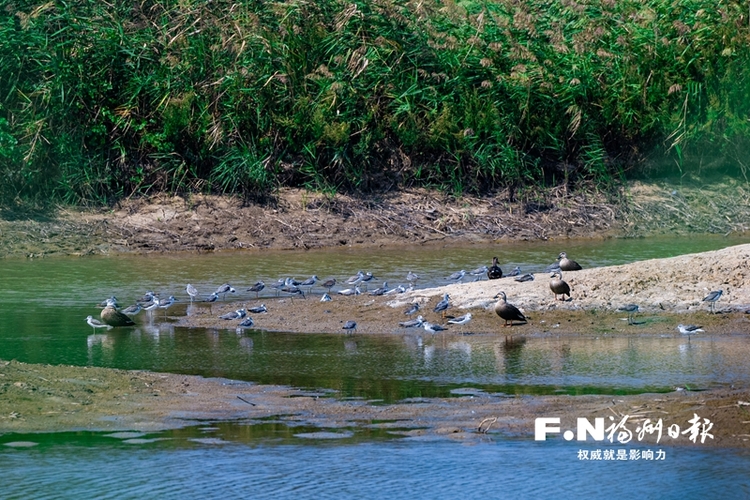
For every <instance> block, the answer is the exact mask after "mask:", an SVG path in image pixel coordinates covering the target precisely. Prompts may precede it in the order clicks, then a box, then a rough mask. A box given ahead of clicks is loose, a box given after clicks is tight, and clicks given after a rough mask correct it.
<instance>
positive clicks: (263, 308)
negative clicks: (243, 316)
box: [247, 304, 268, 314]
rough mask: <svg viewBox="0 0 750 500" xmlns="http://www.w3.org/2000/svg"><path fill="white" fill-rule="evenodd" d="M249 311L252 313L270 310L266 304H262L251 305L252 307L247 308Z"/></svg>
mask: <svg viewBox="0 0 750 500" xmlns="http://www.w3.org/2000/svg"><path fill="white" fill-rule="evenodd" d="M247 312H249V313H251V314H260V313H264V312H268V309H267V308H266V305H265V304H261V305H259V306H255V307H251V308H250V309H248V310H247Z"/></svg>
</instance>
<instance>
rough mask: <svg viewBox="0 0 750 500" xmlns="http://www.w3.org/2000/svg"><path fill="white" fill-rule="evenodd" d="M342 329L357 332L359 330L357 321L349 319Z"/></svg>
mask: <svg viewBox="0 0 750 500" xmlns="http://www.w3.org/2000/svg"><path fill="white" fill-rule="evenodd" d="M341 329H342V330H346V331H347V333H349V332H352V331H354V332H356V331H357V322H356V321H351V320H350V321H347V322H346V323H345V324H344V326H342V327H341Z"/></svg>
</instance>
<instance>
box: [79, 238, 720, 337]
mask: <svg viewBox="0 0 750 500" xmlns="http://www.w3.org/2000/svg"><path fill="white" fill-rule="evenodd" d="M581 269H582V267H581V265H580V264H578V263H577V262H576V261H574V260H571V259H569V258H568V256H567V254H566V253H565V252H561V253H560V254H559V255H558V257H557V260H556V262H555V263H553V264H551V265H550V266H548V267H547V268H546V269H545V272H549V273H551V274H550V282H549V287H550V290H551V291H552V293H553V294H554V297H555V300H562V301H565V300H570V299H571V295H570V292H571V289H570V285H569V284H568V283H567V282H566V281H565V280H564V279H563V274H562V273H563V271H565V272H568V271H578V270H581ZM467 274H468V275H470V276H473V277H474V280H479V279H482V277H483V276H484V275H486V276H487V279H489V280H497V279H501V278H504V277H505V278H507V277H513V278H514V280H515V281H518V282H524V281H533V280H534V275H533V274H531V273H526V274H523V273H522V272H521V269H520V268H519V267H516V268H515V269H513V271H511V272H510V273H508V274H503V271H502V269H501V268H500V265H499V262H498V258H497V257H493V259H492V265H491V266H489V267H488V266H486V265H485V266H481V267H478V268H477V269H475V270H473V271H469V272H467V271H465V270H460V271H457V272H455V273H452V274H451V275H450V276H448V277H447V278H446V280H449V281H453V282H460V281H462V280H463V279H464V277H466V276H467ZM375 279H376V278H375V277H374V276H373V274H372V273H371V272H363V271H358V272H357V274H355V275H353V276H351V277H350V278H348V279H347V280H345V281H344V282H343V285H344V286H345V288H342V289H340V290H338V291H337V292H336V294H338V295H343V296H351V295H360V294H362V293H369V294H370V295H374V296H380V295H392V294H399V293H405V292H407V291H411V290H413V289H414V287H415V286H416V283H417V282H418V281H419V279H420V277H419V275H418V274H416V273H414V272H412V271H409V272H408V273H407V275H406V281H407V282H408V283H409V285H408V287H405V286H403V285H399V286H397V287H395V288H389V287H388V282H387V281H384V282H383V283H382V285H381V286H379V287H377V288H375V289H374V290H372V291H369V292H368V291H365V292H363V291H362V289H361V287H362V286H363V285H364V286H365V287H366V286H367V284H368V283H369V282H372V281H373V280H375ZM337 283H338V282H337V280H336V279H335V278H330V279H327V280H325V281H321V280H320V279H319V278H318V277H317V276H316V275H313V276H311V277H310V278H308V279H306V280H304V281H297V280H295V279H293V278H282V279H279V280H278V281H277V282H275V283H272V284H270V285H268V288H271V289H274V290H275V291H276V294H277V295H279V294H281V293H284V294H286V295H287V296H291V297H292V298H294V297H295V296H300V297H302V298H305V297H306V294H305V291H304V288H305V287H307V292H308V294H309V293H310V292H311V291H312V288H313V287H314V286H316V285H319V286H320V287H322V288H324V289H326V290H327V291H326V292H325V293H324V294H323V295H322V297H321V299H320V300H321V302H328V301H331V300H333V299H332V297H331V295H330V294H331V293H332V292H331V290H332V289H333V287H335V286H336V285H337ZM265 289H266V284H265V283H264V282H263V281H257V282H256V283H254V284H253V285H252V286H250V287H248V288H247V291H248V292H252V293H255V297H256V299H257V298H259V297H260V293H261V292H262V291H263V290H265ZM365 290H366V289H365ZM185 291H186V293H187V295H188V296H189V298H190V302H191V303H192V302H193V301H202V302H208V303H212V302H216V301H217V300H219V298H220V297H221V298H222V300H224V299H225V298H226V295H227V294H235V293H237V290H236V289H235V288H234V287H232V286H231V285H229V284H228V283H224V284H222V285H221V286H219V287H218V288H217V289H216V291H214V292H212V293H211V294H209V295H208V296H206V297H204V298H201V297H200V294H199V292H198V290H197V289H196V287H195V286H193V285H192V284H188V285H187V286H186V288H185ZM722 293H723V290H716V291H712V292H711V293H709V294H708V295H707V296H706V297H704V298H703V301H704V302H707V303H708V304H709V308H710V311H711V312H715V304H716V301H718V300H719V298H720V297H721V295H722ZM566 297H567V299H566ZM494 299H496V300H497V302H496V303H495V306H494V311H495V313H496V314H497V315H498V316H499V317H500V319H502V320H503V321H504V323H503V326H504V327H512V326H514V322H517V323H520V324H524V323H528V319H527V318H526V316H525V315H524V314H523V312H521V310H519V309H518V308H517V307H516V306H514V305H513V304H511V303H509V302H508V300H507V296H506V294H505V292H504V291H500V292H498V294H497V295H495V296H494ZM177 301H178V299H176V298H175V297H174V296H173V295H170V296H169V297H167V298H165V299H161V298H159V297H158V296H157V295H156V294H155V293H154V292H152V291H149V292H146V293H145V294H144V296H143V297H141V298H140V299H138V300H137V301H136V302H135V304H133V305H131V306H128V307H125V308H120V306H119V304H118V302H117V298H116V297H114V296H112V297H110V298H108V299H105V300H104V301H103V302H102V303H101V304H100V306H103V307H104V308H103V309H102V310H101V313H100V318H101V319H97V318H94V317H93V316H88V317H87V318H86V322H87V323H88V324H89V326H91V327H92V328H93V329H94V330H95V331H96V329H98V328H107V329H110V328H114V327H125V326H133V325H135V321H134V320H133V318H134V317H135V316H136V315H138V314H139V313H140V312H141V311H146V312H147V313H148V314H149V315H151V314H153V311H154V310H155V309H163V310H164V311H165V315H166V310H167V309H168V308H169V307H171V306H172V305H173V304H174V303H175V302H177ZM449 307H450V296H449V295H448V294H447V293H445V294H443V298H442V300H440V301H439V302H438V303H437V304H436V305H435V307H434V308H433V312H435V313H440V314H441V318H442V319H445V318H446V311H447V309H448V308H449ZM420 309H421V307H420V305H419V303H417V302H414V303H412V304H411V305H409V307H408V308H407V309H406V310H405V311H404V314H405V315H407V316H412V315H414V314H416V313H417V312H419V311H420ZM619 310H620V311H624V312H627V313H628V318H627V320H628V324H635V321H634V319H633V317H634V315H635V313H637V312H638V310H639V307H638V305H637V304H627V305H624V306H622V307H620V308H619ZM267 311H268V309H267V308H266V306H265V304H261V305H260V306H256V307H252V308H241V309H237V310H235V311H231V312H229V313H226V314H222V315H221V316H219V318H220V319H222V320H227V321H238V320H239V323H237V328H238V329H242V328H251V327H253V326H254V324H255V322H254V320H253V318H252V317H251V316H248V313H251V314H260V313H264V312H267ZM471 319H472V314H471V313H466V314H464V315H463V316H460V317H449V318H448V320H447V323H448V324H450V325H459V326H460V325H466V324H467V323H469V322H470V321H471ZM399 326H401V327H404V328H412V327H421V328H423V329H424V330H425V331H426V332H428V333H431V334H435V333H437V332H441V331H445V330H447V328H446V327H445V326H443V325H440V324H438V323H432V322H430V321H427V320H425V319H424V317H423V316H422V315H418V316H417V317H416V318H415V319H411V320H407V321H403V322H400V323H399ZM342 329H343V330H346V331H347V333H348V332H356V330H357V323H356V321H353V320H349V321H347V322H346V323H345V324H344V326H343V327H342ZM677 330H678V331H679V332H680V333H681V334H683V335H687V336H688V338H689V336H690V335H693V334H696V333H699V332H703V331H704V330H703V329H702V327H701V326H697V325H683V324H680V325H678V326H677Z"/></svg>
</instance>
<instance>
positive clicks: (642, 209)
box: [0, 178, 750, 258]
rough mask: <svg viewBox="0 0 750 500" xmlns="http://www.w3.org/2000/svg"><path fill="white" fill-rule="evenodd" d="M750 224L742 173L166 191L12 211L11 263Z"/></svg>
mask: <svg viewBox="0 0 750 500" xmlns="http://www.w3.org/2000/svg"><path fill="white" fill-rule="evenodd" d="M748 220H750V190H748V188H747V185H746V184H745V183H742V182H739V181H736V180H734V179H731V178H724V179H720V180H717V181H715V182H713V183H710V184H709V183H706V182H697V181H694V182H687V181H686V182H685V183H670V182H661V183H643V182H637V181H634V182H630V183H628V184H627V185H624V186H623V187H622V189H621V190H620V191H618V192H617V193H610V194H605V193H601V192H598V191H593V190H591V191H588V192H568V191H567V190H566V189H565V188H563V187H561V188H556V189H549V190H547V191H546V192H539V193H534V194H533V195H532V194H527V195H526V196H525V197H524V198H523V199H521V198H520V197H519V198H512V197H511V195H510V193H509V192H499V193H497V194H496V195H495V196H491V197H471V196H463V197H461V198H454V197H451V196H448V195H445V194H441V193H439V192H435V191H426V190H417V189H413V190H406V191H398V192H393V193H388V194H382V195H379V196H371V197H366V198H352V197H350V196H346V195H340V194H337V195H331V196H328V195H324V194H321V193H315V192H310V191H304V190H289V189H286V190H280V191H278V193H277V194H276V198H275V199H274V201H273V202H271V203H269V204H266V205H252V204H251V205H247V204H245V203H243V201H242V200H241V199H236V198H229V197H217V196H205V195H192V196H190V197H186V198H182V197H176V196H175V197H172V196H166V195H160V196H154V197H151V198H138V199H128V200H122V201H120V202H118V203H117V204H116V205H115V206H113V207H111V208H107V209H102V208H98V209H84V208H70V207H67V208H60V209H59V210H57V211H55V212H54V213H49V214H42V215H40V214H24V213H14V212H9V211H7V210H6V211H5V212H3V213H2V217H0V235H2V238H0V257H29V258H41V257H45V256H53V255H78V256H86V255H108V254H115V253H150V252H184V251H191V252H220V251H230V250H232V251H234V250H249V251H252V250H262V249H266V248H269V249H309V248H321V247H336V246H351V247H379V246H396V245H401V244H409V245H414V244H423V245H428V244H442V245H445V244H462V245H465V244H467V243H471V242H477V243H486V242H494V241H504V240H516V241H517V240H529V241H533V240H547V239H567V238H609V237H615V238H619V237H624V238H634V237H643V236H648V235H654V234H665V233H668V234H677V233H679V234H690V233H714V234H731V233H744V232H746V231H747V230H748V229H749V226H748V222H747V221H748Z"/></svg>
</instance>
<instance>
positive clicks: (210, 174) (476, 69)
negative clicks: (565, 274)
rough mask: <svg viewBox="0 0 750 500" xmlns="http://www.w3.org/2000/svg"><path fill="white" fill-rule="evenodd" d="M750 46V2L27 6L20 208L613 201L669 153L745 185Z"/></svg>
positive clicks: (22, 14)
mask: <svg viewBox="0 0 750 500" xmlns="http://www.w3.org/2000/svg"><path fill="white" fill-rule="evenodd" d="M748 27H749V25H748V19H747V5H746V4H744V3H741V2H736V1H729V2H720V3H719V4H716V3H715V2H708V1H703V0H683V1H681V2H677V3H675V2H667V1H662V0H659V1H657V0H646V1H634V0H625V1H617V2H615V1H614V0H589V1H578V0H552V1H547V0H544V1H543V0H529V1H527V2H518V1H517V0H496V1H489V0H485V1H463V2H455V1H452V0H447V1H438V0H420V1H400V0H373V1H360V0H355V1H345V0H316V1H315V2H308V1H304V0H287V1H284V2H273V3H272V2H260V1H249V2H232V1H227V0H216V1H212V2H203V1H198V0H180V1H177V0H167V1H161V2H153V1H146V0H143V1H141V2H135V3H134V2H126V1H123V0H113V2H107V3H105V2H98V1H96V0H81V1H79V2H68V3H63V2H56V1H50V2H46V3H42V2H38V1H36V2H35V1H29V0H25V1H24V0H17V1H14V2H11V3H9V4H8V5H6V7H5V9H4V10H3V11H2V12H0V54H2V56H0V171H1V172H2V175H3V179H4V182H3V183H2V187H0V196H1V197H2V200H3V201H4V202H6V203H7V202H12V201H13V200H27V201H38V202H45V201H50V200H52V201H65V202H69V203H107V202H109V201H112V200H116V199H118V198H120V197H124V196H130V195H132V194H143V193H151V192H160V191H168V192H177V193H179V192H196V191H199V192H224V193H237V194H242V195H244V196H257V197H264V196H267V195H268V194H270V193H272V192H273V190H274V189H276V188H277V187H279V186H283V185H289V186H306V187H309V188H311V189H320V190H326V191H330V190H332V189H333V190H347V191H368V190H374V189H382V188H384V187H391V186H397V185H423V186H430V187H434V188H438V189H443V190H446V191H450V192H453V193H456V194H460V193H464V192H476V193H483V192H487V191H488V190H493V189H496V188H498V187H503V186H523V185H543V184H545V183H560V182H567V183H568V184H570V185H571V186H575V185H577V184H578V183H581V182H592V181H593V182H595V183H598V184H600V185H604V186H606V185H609V184H611V183H613V182H616V181H617V180H618V179H620V178H621V177H622V176H623V175H631V174H638V173H642V172H644V171H645V170H644V169H645V168H646V167H645V166H646V165H648V163H646V162H644V161H643V160H644V159H645V158H648V156H649V155H653V154H660V155H666V157H668V158H671V160H670V161H672V162H673V163H672V164H671V166H670V167H669V168H670V169H685V168H689V165H690V164H691V162H696V163H697V162H701V163H702V164H703V165H705V164H706V163H707V162H706V159H707V158H709V157H710V158H711V159H712V160H716V159H719V161H714V162H713V164H712V165H713V166H712V167H711V168H716V169H719V168H725V167H727V166H728V165H729V166H733V167H736V168H738V169H740V170H741V171H742V172H743V173H744V172H745V169H746V168H747V166H748V165H747V161H746V160H745V157H746V152H747V146H748V144H749V138H750V130H748V128H749V127H750V123H748V120H747V117H748V116H749V115H750V109H748V107H750V74H749V72H750V67H748V65H747V64H746V61H748V60H750V57H748V56H750V53H749V52H750V43H748V42H750V39H749V36H748V34H749V33H750V30H749V29H748ZM709 155H710V156H709ZM704 168H705V167H704Z"/></svg>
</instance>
